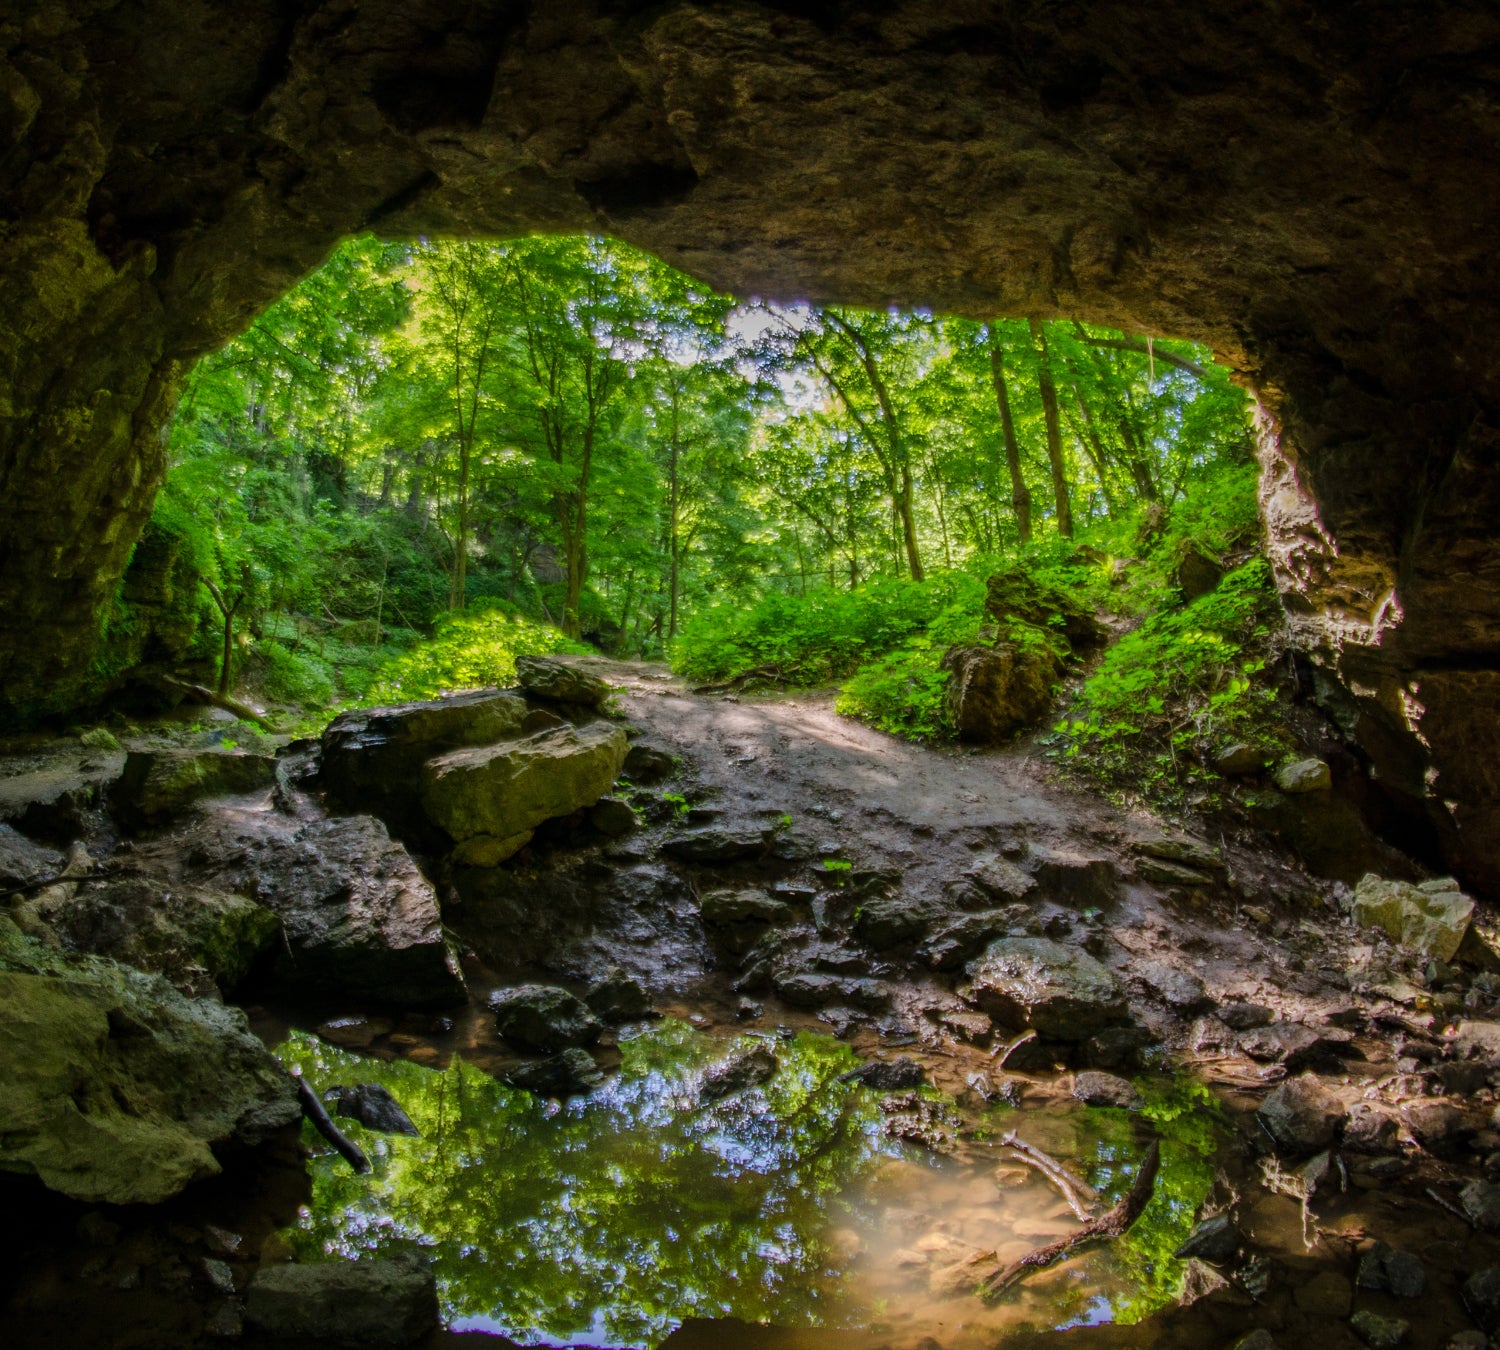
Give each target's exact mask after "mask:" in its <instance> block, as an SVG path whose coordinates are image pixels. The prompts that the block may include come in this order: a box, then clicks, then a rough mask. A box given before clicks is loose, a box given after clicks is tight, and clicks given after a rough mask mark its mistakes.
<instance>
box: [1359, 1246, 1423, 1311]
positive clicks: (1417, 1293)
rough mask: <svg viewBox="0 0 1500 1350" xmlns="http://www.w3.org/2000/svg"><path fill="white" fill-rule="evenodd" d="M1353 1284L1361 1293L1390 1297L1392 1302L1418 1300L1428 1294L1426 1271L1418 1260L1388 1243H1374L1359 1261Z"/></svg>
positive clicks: (1409, 1253) (1418, 1258) (1419, 1259)
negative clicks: (1396, 1299) (1367, 1291)
mask: <svg viewBox="0 0 1500 1350" xmlns="http://www.w3.org/2000/svg"><path fill="white" fill-rule="evenodd" d="M1354 1283H1355V1285H1356V1287H1358V1288H1360V1289H1371V1290H1375V1291H1377V1292H1379V1293H1383V1294H1390V1295H1391V1296H1392V1297H1394V1298H1421V1297H1422V1295H1423V1294H1424V1293H1425V1292H1426V1290H1427V1271H1426V1270H1425V1269H1424V1268H1423V1266H1422V1261H1421V1258H1420V1257H1417V1256H1413V1255H1412V1253H1411V1252H1403V1251H1400V1250H1398V1249H1397V1248H1395V1247H1392V1246H1391V1245H1390V1244H1389V1243H1385V1242H1377V1243H1376V1244H1375V1245H1374V1246H1373V1247H1371V1248H1370V1250H1369V1251H1367V1252H1366V1253H1365V1254H1364V1255H1363V1256H1362V1257H1360V1261H1359V1273H1358V1274H1357V1275H1356V1276H1355V1279H1354Z"/></svg>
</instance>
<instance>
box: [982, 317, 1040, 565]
mask: <svg viewBox="0 0 1500 1350" xmlns="http://www.w3.org/2000/svg"><path fill="white" fill-rule="evenodd" d="M990 379H991V380H992V382H993V383H994V386H995V404H996V406H997V407H998V408H999V409H1000V429H1001V431H1002V433H1003V434H1004V440H1005V467H1006V469H1007V470H1008V471H1009V473H1010V504H1011V507H1012V508H1013V509H1014V511H1015V513H1016V533H1017V534H1019V535H1020V536H1021V542H1022V543H1023V544H1029V543H1030V542H1031V489H1030V488H1028V487H1027V486H1026V478H1025V476H1024V475H1023V474H1022V473H1021V446H1020V443H1019V442H1018V441H1017V440H1016V422H1015V418H1014V416H1012V414H1011V410H1010V391H1009V390H1008V389H1007V388H1006V385H1005V358H1004V356H1003V355H1002V353H1001V351H1000V338H999V335H998V334H997V333H996V332H995V325H994V324H991V325H990Z"/></svg>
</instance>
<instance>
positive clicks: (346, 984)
mask: <svg viewBox="0 0 1500 1350" xmlns="http://www.w3.org/2000/svg"><path fill="white" fill-rule="evenodd" d="M236 845H239V849H238V850H237V851H234V850H235V846H236ZM202 848H203V849H204V851H205V852H207V853H213V852H219V853H221V854H222V853H229V854H230V855H231V856H230V857H229V858H227V859H226V860H225V864H224V866H225V870H224V872H223V873H222V882H223V884H226V885H233V886H234V887H235V889H236V890H239V891H241V892H243V893H244V894H247V895H250V896H252V897H254V899H256V900H257V901H259V902H260V903H261V904H262V905H264V906H265V907H266V908H267V909H270V910H272V911H274V912H275V913H276V914H277V915H278V916H279V917H280V919H281V925H282V933H283V934H284V937H285V943H284V950H283V952H282V954H281V956H280V957H279V958H278V961H277V966H276V969H277V972H278V973H279V975H280V976H281V977H282V978H283V979H284V980H285V981H286V982H287V983H288V984H295V985H297V986H298V987H299V988H301V989H304V990H307V991H312V990H317V991H320V992H324V993H332V994H340V995H346V996H348V997H351V998H355V999H362V1000H366V1001H369V1002H373V1003H376V1004H398V1005H411V1006H424V1005H440V1004H448V1003H461V1002H462V1001H463V1000H464V998H465V992H464V982H463V976H462V975H461V974H460V973H459V969H458V963H457V961H456V960H455V959H454V956H453V953H452V951H451V950H450V949H449V947H448V942H447V939H446V938H445V936H444V934H443V926H442V919H441V916H440V915H439V912H438V903H437V895H436V893H435V892H434V891H433V889H432V884H431V883H430V882H429V881H428V880H427V878H426V877H424V876H423V875H422V873H421V872H420V871H418V869H417V866H416V864H415V863H414V862H413V861H412V860H411V855H410V854H408V853H407V851H406V849H405V848H404V847H403V846H402V845H401V844H399V843H397V842H396V841H395V840H393V839H392V838H391V837H390V835H389V834H388V833H387V832H386V828H385V826H384V825H382V824H381V823H380V822H379V821H378V820H375V819H374V818H373V817H371V816H340V817H336V818H334V819H332V820H317V821H313V822H311V823H309V824H301V823H300V822H295V821H293V822H286V821H285V820H284V818H281V817H274V818H273V817H268V816H267V815H265V814H264V813H245V814H244V815H242V816H239V817H234V816H230V815H226V816H225V817H224V818H223V819H222V820H221V821H219V822H216V823H215V825H214V829H213V831H211V832H205V834H204V836H203V843H202ZM208 870H209V871H210V872H213V871H215V870H216V869H214V868H213V867H212V865H210V867H209V869H208Z"/></svg>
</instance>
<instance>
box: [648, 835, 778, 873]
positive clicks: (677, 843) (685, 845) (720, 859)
mask: <svg viewBox="0 0 1500 1350" xmlns="http://www.w3.org/2000/svg"><path fill="white" fill-rule="evenodd" d="M768 842H769V840H768V838H767V833H766V831H765V830H762V829H760V828H758V827H756V826H742V827H738V828H736V827H730V826H722V825H711V826H709V827H708V828H707V829H703V830H694V831H693V832H692V833H691V834H679V835H677V836H676V837H675V838H672V839H668V840H667V841H666V842H665V843H664V844H663V845H662V846H661V851H662V852H663V853H665V854H666V855H667V856H668V857H670V858H677V859H679V860H680V861H682V862H691V863H707V864H710V865H712V864H716V863H734V862H745V861H748V860H749V859H751V858H759V857H761V856H762V855H763V854H764V853H765V851H766V846H767V844H768Z"/></svg>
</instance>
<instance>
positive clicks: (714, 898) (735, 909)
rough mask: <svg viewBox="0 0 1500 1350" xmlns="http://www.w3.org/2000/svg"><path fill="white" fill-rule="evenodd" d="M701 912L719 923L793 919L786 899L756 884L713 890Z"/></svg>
mask: <svg viewBox="0 0 1500 1350" xmlns="http://www.w3.org/2000/svg"><path fill="white" fill-rule="evenodd" d="M699 912H700V913H701V914H702V916H703V922H704V923H707V924H713V925H714V926H715V927H725V926H727V925H730V924H739V923H769V924H784V923H789V922H790V921H791V919H792V908H791V906H790V905H788V904H787V902H786V901H785V900H779V899H777V898H776V897H775V896H772V895H768V894H767V893H766V892H765V891H762V890H758V889H756V888H754V887H745V888H744V889H742V890H725V891H709V892H708V893H707V894H706V895H705V896H704V897H703V904H702V907H701V909H700V911H699Z"/></svg>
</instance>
